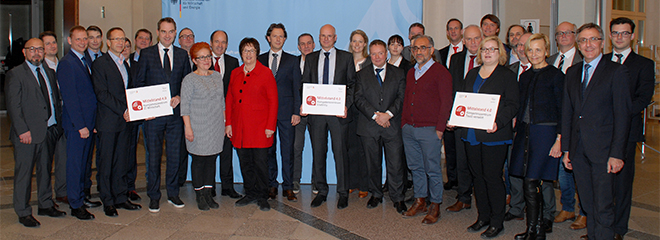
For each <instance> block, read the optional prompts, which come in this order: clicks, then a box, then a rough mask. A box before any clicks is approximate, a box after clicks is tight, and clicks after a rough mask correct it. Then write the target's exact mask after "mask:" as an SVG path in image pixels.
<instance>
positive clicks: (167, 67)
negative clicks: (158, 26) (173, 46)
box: [163, 48, 172, 77]
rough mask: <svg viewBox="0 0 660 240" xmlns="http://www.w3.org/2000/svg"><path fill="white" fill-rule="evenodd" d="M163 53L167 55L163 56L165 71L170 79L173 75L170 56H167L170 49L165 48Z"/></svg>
mask: <svg viewBox="0 0 660 240" xmlns="http://www.w3.org/2000/svg"><path fill="white" fill-rule="evenodd" d="M163 51H165V54H164V55H163V69H164V70H165V75H166V76H168V77H169V76H170V75H171V74H172V67H171V66H170V55H169V54H167V52H169V51H170V49H167V48H164V49H163Z"/></svg>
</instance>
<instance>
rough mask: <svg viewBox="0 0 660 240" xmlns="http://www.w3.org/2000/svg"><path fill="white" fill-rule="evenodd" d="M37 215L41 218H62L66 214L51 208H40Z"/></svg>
mask: <svg viewBox="0 0 660 240" xmlns="http://www.w3.org/2000/svg"><path fill="white" fill-rule="evenodd" d="M37 215H39V216H49V217H62V216H65V215H66V213H65V212H63V211H60V210H57V208H55V207H49V208H39V211H37Z"/></svg>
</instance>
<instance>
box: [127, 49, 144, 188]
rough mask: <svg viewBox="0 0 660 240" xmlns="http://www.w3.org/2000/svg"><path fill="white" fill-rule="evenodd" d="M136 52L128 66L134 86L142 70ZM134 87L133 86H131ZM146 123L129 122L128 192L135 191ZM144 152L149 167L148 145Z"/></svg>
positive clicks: (130, 57)
mask: <svg viewBox="0 0 660 240" xmlns="http://www.w3.org/2000/svg"><path fill="white" fill-rule="evenodd" d="M135 54H136V53H135V52H134V53H131V55H130V56H129V59H128V61H129V62H130V64H129V66H128V75H129V78H130V79H131V80H132V81H133V85H134V84H135V83H134V81H135V79H136V78H137V73H138V69H140V66H139V64H138V61H136V60H135ZM129 87H133V86H129ZM143 123H144V121H142V120H140V121H133V122H129V123H128V124H129V125H130V126H129V128H130V129H131V132H130V134H129V139H128V154H127V157H128V162H127V165H126V171H127V174H126V188H127V190H128V191H135V179H136V178H137V145H138V139H139V138H140V136H139V133H140V126H143ZM142 136H143V137H145V138H144V139H143V140H144V142H147V140H146V135H145V134H144V130H143V134H142ZM144 151H145V166H146V165H148V163H149V151H147V147H146V144H145V145H144Z"/></svg>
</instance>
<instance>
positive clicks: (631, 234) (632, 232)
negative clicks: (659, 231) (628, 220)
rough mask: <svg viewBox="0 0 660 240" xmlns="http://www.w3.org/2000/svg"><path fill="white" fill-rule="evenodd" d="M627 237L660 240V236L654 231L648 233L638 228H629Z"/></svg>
mask: <svg viewBox="0 0 660 240" xmlns="http://www.w3.org/2000/svg"><path fill="white" fill-rule="evenodd" d="M626 237H634V238H637V239H648V240H660V236H658V235H655V234H652V233H647V232H643V231H638V230H632V229H631V230H628V233H626Z"/></svg>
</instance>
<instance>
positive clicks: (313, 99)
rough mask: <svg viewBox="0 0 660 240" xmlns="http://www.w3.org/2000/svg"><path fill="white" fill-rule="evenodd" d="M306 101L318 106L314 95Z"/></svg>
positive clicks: (308, 103)
mask: <svg viewBox="0 0 660 240" xmlns="http://www.w3.org/2000/svg"><path fill="white" fill-rule="evenodd" d="M305 101H306V102H307V105H310V106H316V97H314V96H309V97H307V99H306V100H305Z"/></svg>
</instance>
